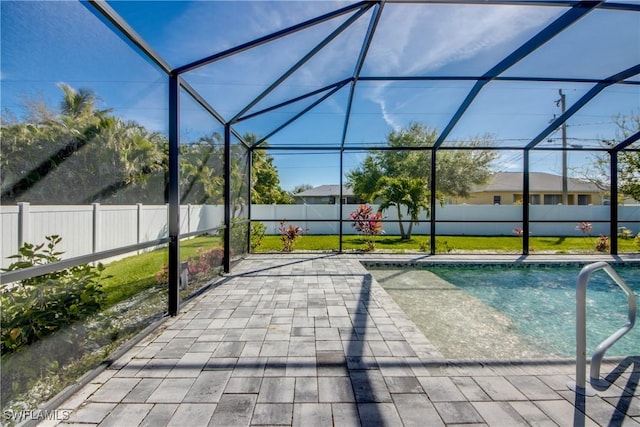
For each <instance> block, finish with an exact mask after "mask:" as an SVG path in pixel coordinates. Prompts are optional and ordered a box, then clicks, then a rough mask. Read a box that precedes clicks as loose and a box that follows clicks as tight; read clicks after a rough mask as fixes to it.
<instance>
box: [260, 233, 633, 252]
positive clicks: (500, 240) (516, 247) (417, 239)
mask: <svg viewBox="0 0 640 427" xmlns="http://www.w3.org/2000/svg"><path fill="white" fill-rule="evenodd" d="M596 241H597V237H531V238H530V239H529V247H530V251H531V252H532V253H535V252H536V251H538V252H548V251H553V252H557V253H572V252H574V253H589V252H595V244H596ZM339 244H340V241H339V237H338V236H337V235H303V236H302V237H300V238H298V240H296V242H295V247H294V249H295V250H301V251H305V250H306V251H330V250H337V249H338V248H339ZM429 244H430V237H429V236H415V235H414V236H412V238H411V239H410V240H402V239H400V237H399V236H379V237H378V238H377V239H376V250H384V251H411V252H413V251H423V252H428V251H429ZM342 247H343V249H344V250H358V249H360V250H363V249H364V248H365V247H366V244H365V241H364V239H363V238H362V237H360V236H344V238H343V246H342ZM280 250H282V242H281V240H280V236H275V235H274V236H265V237H264V239H263V240H262V244H261V245H260V247H259V248H258V249H257V250H256V252H272V251H280ZM639 250H640V248H639V247H638V246H637V245H635V244H634V241H633V239H627V240H622V239H621V240H619V241H618V251H619V252H621V253H625V252H626V253H634V252H636V253H637V252H638V251H639ZM436 251H437V252H438V253H445V252H451V251H455V252H472V251H491V252H497V253H500V252H508V253H521V252H522V238H521V237H517V236H438V237H436Z"/></svg>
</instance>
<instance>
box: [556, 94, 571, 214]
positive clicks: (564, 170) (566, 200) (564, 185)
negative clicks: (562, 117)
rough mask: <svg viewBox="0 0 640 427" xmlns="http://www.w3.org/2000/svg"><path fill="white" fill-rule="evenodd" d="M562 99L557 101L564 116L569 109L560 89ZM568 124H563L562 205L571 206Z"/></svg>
mask: <svg viewBox="0 0 640 427" xmlns="http://www.w3.org/2000/svg"><path fill="white" fill-rule="evenodd" d="M558 93H559V94H560V99H558V100H557V101H556V105H557V106H558V107H560V110H561V113H560V114H564V113H565V111H566V109H567V100H566V97H565V94H564V93H563V92H562V89H558ZM567 181H568V180H567V122H566V121H565V122H562V204H563V205H564V206H567V205H568V204H569V188H568V182H567Z"/></svg>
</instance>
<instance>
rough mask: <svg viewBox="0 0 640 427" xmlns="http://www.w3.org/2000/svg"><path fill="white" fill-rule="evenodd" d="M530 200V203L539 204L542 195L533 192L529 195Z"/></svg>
mask: <svg viewBox="0 0 640 427" xmlns="http://www.w3.org/2000/svg"><path fill="white" fill-rule="evenodd" d="M529 199H530V201H529V203H530V204H532V205H539V204H540V195H539V194H532V195H531V196H530V197H529Z"/></svg>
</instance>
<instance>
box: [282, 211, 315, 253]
mask: <svg viewBox="0 0 640 427" xmlns="http://www.w3.org/2000/svg"><path fill="white" fill-rule="evenodd" d="M278 230H279V231H280V240H281V241H282V252H292V251H293V246H294V244H295V242H296V240H297V239H298V238H299V237H301V236H302V234H303V233H305V232H307V231H309V229H303V228H302V227H298V226H295V225H291V224H290V225H289V226H288V227H287V222H286V221H285V220H284V219H283V220H282V221H280V228H279V229H278Z"/></svg>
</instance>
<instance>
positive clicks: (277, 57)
mask: <svg viewBox="0 0 640 427" xmlns="http://www.w3.org/2000/svg"><path fill="white" fill-rule="evenodd" d="M343 22H344V18H343V17H338V18H334V19H332V20H330V21H327V22H324V23H322V24H319V25H316V26H314V27H311V28H308V29H305V30H303V31H299V32H296V33H294V34H291V35H288V36H286V37H282V38H279V39H276V40H273V41H270V42H269V43H265V44H262V45H259V46H257V47H254V48H253V49H249V50H246V51H243V52H239V53H236V54H234V55H232V56H228V57H226V58H223V59H221V60H219V61H216V62H213V63H211V64H208V65H205V66H202V67H200V68H196V69H194V70H192V71H189V72H188V73H185V74H184V75H183V78H184V79H185V80H186V81H187V82H188V83H189V84H190V85H191V86H192V87H193V88H194V89H196V90H197V91H198V92H199V93H200V95H201V96H203V97H204V98H205V99H206V100H207V101H208V102H209V103H211V104H212V105H213V106H214V107H215V108H216V110H217V111H218V112H219V113H220V114H221V115H222V116H223V117H224V118H225V119H227V120H230V119H231V118H233V117H234V116H235V115H237V114H238V113H240V112H242V110H243V109H245V108H246V107H247V106H249V104H250V103H252V102H253V101H254V100H255V99H257V98H258V97H259V96H260V95H261V94H262V93H263V92H264V91H266V90H267V89H268V88H269V87H270V86H271V85H272V84H273V83H274V82H275V81H276V80H278V79H279V78H280V77H282V76H283V75H285V73H287V72H288V71H289V70H290V69H292V68H293V67H294V66H295V65H296V64H297V63H298V62H299V61H300V60H301V58H302V57H304V56H305V55H307V54H308V53H309V52H310V51H311V50H312V49H313V47H314V46H316V45H318V44H320V43H321V42H322V41H323V40H324V39H326V37H328V36H329V35H330V34H331V33H332V32H333V31H334V30H336V28H338V27H339V26H340V25H341V24H342V23H343ZM298 81H300V79H299V78H298ZM321 86H322V85H320V84H317V83H316V85H314V86H313V88H314V89H315V88H320V87H321ZM311 90H312V89H311V87H310V85H309V83H308V82H307V84H306V85H305V86H303V87H300V88H297V92H296V93H295V94H294V93H291V94H290V96H291V97H292V98H293V97H295V96H297V95H299V94H302V93H305V92H310V91H311ZM281 100H283V96H278V97H274V98H273V100H272V102H270V103H268V105H265V103H262V104H261V106H262V107H266V106H269V105H273V104H274V103H276V102H280V101H281ZM254 111H255V110H254Z"/></svg>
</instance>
